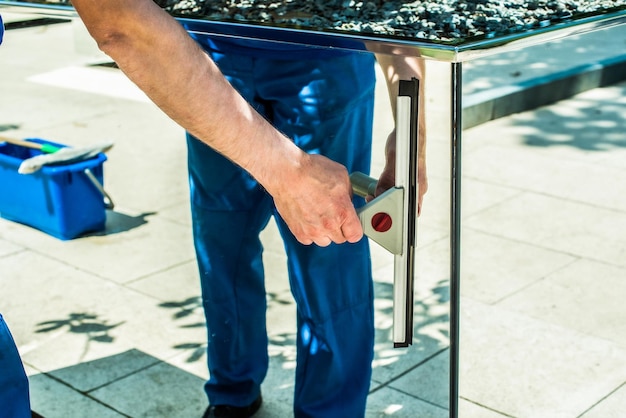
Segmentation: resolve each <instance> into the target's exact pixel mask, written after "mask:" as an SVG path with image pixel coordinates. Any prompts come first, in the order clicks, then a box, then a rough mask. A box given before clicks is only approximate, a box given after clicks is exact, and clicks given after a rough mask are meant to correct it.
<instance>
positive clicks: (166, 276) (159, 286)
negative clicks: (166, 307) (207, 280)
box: [128, 260, 202, 310]
mask: <svg viewBox="0 0 626 418" xmlns="http://www.w3.org/2000/svg"><path fill="white" fill-rule="evenodd" d="M198 276H199V274H198V265H197V264H196V261H195V260H192V261H187V262H184V263H182V264H180V265H177V266H174V267H172V268H169V269H167V270H162V271H159V272H157V273H154V274H151V275H149V276H146V277H143V278H141V279H138V280H135V281H133V282H130V283H128V288H130V289H135V290H137V291H139V292H141V293H143V294H145V295H148V296H151V297H153V298H155V299H158V300H160V301H163V302H168V303H170V302H171V303H178V306H179V307H180V308H181V309H187V310H195V309H200V310H201V309H202V306H201V299H200V279H199V278H198Z"/></svg>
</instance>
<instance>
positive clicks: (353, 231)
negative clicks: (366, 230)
mask: <svg viewBox="0 0 626 418" xmlns="http://www.w3.org/2000/svg"><path fill="white" fill-rule="evenodd" d="M341 232H342V234H343V237H344V238H345V240H346V241H348V242H357V241H359V240H361V238H363V227H362V226H361V221H360V220H359V217H358V216H357V215H356V213H355V214H354V216H351V217H350V218H348V219H347V220H346V222H344V223H343V225H342V226H341Z"/></svg>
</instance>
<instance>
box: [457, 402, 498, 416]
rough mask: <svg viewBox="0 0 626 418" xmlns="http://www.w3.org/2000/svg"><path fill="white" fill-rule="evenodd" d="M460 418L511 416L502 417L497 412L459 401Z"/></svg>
mask: <svg viewBox="0 0 626 418" xmlns="http://www.w3.org/2000/svg"><path fill="white" fill-rule="evenodd" d="M459 417H461V418H504V417H508V418H510V415H502V414H500V413H498V412H496V411H492V410H490V409H487V408H484V407H483V406H481V405H477V404H475V403H473V402H470V401H468V400H466V399H462V398H461V399H459Z"/></svg>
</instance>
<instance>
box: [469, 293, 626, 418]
mask: <svg viewBox="0 0 626 418" xmlns="http://www.w3.org/2000/svg"><path fill="white" fill-rule="evenodd" d="M461 312H462V316H461V324H462V327H461V340H460V347H461V357H460V373H461V374H460V395H461V397H462V398H464V399H467V400H470V401H472V402H474V403H477V404H479V405H482V406H484V407H486V408H488V409H491V410H494V411H499V412H500V413H502V414H503V415H506V416H514V417H577V416H579V415H580V414H582V413H583V412H585V411H586V410H587V409H589V408H590V407H591V406H593V405H595V404H596V403H597V402H598V401H599V400H601V399H602V398H604V397H605V396H606V395H607V394H608V393H610V392H611V391H613V390H614V389H615V388H616V387H617V386H619V385H621V384H622V383H623V382H624V381H625V380H626V368H625V367H624V364H626V350H624V349H622V348H620V347H618V346H617V345H616V344H614V343H612V342H610V341H607V340H605V339H600V338H595V337H591V336H588V335H585V334H582V333H580V332H577V331H574V330H570V329H567V328H563V327H559V326H556V325H552V324H548V323H546V322H542V321H538V320H535V319H531V318H529V317H527V316H525V315H523V314H519V313H514V312H510V311H507V310H505V309H504V308H501V307H493V306H487V305H484V304H481V303H479V302H475V301H472V300H470V299H467V298H463V299H462V302H461Z"/></svg>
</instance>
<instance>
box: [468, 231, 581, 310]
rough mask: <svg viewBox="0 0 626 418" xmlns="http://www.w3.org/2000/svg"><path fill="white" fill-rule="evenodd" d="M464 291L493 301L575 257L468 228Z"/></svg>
mask: <svg viewBox="0 0 626 418" xmlns="http://www.w3.org/2000/svg"><path fill="white" fill-rule="evenodd" d="M462 236H463V249H464V251H463V252H462V254H461V265H462V266H463V268H462V270H461V294H462V295H463V296H467V297H469V298H471V299H475V300H479V301H481V302H484V303H487V304H492V303H496V302H498V301H500V300H501V299H503V298H506V297H508V296H510V295H512V294H515V293H516V292H518V291H520V290H522V289H524V288H526V287H527V286H529V285H531V284H533V283H535V282H537V281H539V280H541V279H543V278H544V277H546V276H547V275H549V274H550V273H552V272H554V271H556V270H558V269H561V268H563V267H564V266H567V265H568V264H571V263H572V262H574V261H575V260H576V258H574V257H572V256H570V255H568V254H563V253H560V252H556V251H550V250H546V249H543V248H541V247H537V246H534V245H529V244H524V243H521V242H519V241H513V240H510V239H505V238H499V237H495V236H493V235H488V234H483V233H481V232H479V231H474V230H473V229H469V228H465V229H464V230H463V233H462Z"/></svg>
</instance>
